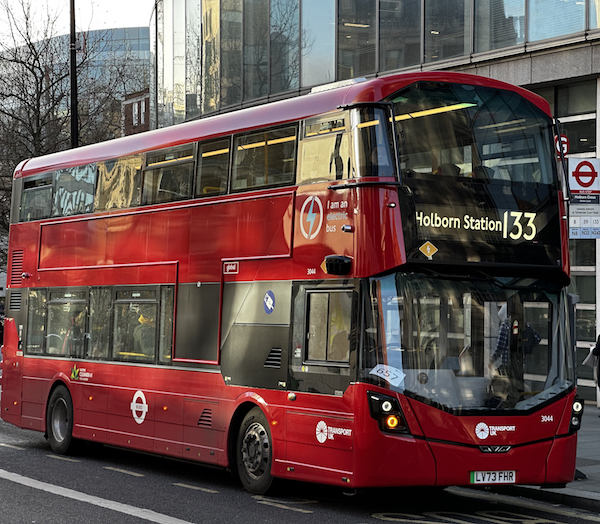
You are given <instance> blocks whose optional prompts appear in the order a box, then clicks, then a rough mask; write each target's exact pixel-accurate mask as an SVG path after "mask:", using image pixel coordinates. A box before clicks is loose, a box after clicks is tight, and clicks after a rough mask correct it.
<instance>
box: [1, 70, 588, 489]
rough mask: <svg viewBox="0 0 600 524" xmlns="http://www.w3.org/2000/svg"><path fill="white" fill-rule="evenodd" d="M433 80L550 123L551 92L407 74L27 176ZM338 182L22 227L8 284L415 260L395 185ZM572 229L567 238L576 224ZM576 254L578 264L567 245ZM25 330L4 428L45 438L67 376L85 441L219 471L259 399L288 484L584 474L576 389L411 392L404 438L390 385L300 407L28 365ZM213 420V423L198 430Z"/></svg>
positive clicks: (102, 369) (316, 269)
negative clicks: (492, 409) (379, 403)
mask: <svg viewBox="0 0 600 524" xmlns="http://www.w3.org/2000/svg"><path fill="white" fill-rule="evenodd" d="M427 79H430V80H438V81H452V82H454V81H458V82H465V83H466V82H470V83H475V84H478V85H486V86H492V87H500V88H509V89H514V90H516V91H518V92H519V93H520V94H522V95H523V96H525V97H526V98H527V99H529V100H530V101H532V102H533V103H535V104H536V105H538V106H539V107H541V108H542V109H544V110H545V111H546V113H548V114H550V112H549V108H548V104H547V103H546V102H545V101H543V99H541V98H539V97H537V95H534V94H532V93H529V92H527V91H525V90H522V89H519V88H514V87H512V86H507V85H506V84H503V83H501V82H497V81H493V80H490V79H485V78H481V77H474V76H471V75H463V74H453V73H446V72H442V73H433V72H431V73H418V74H416V73H415V74H407V75H396V76H391V77H388V78H378V79H374V80H370V81H368V82H364V83H361V84H357V85H354V86H351V87H347V88H343V89H337V90H332V91H327V92H323V93H319V94H311V95H307V96H304V97H299V98H296V99H291V100H286V101H282V102H277V103H272V104H269V105H264V106H260V107H256V108H251V109H247V110H243V111H239V112H236V113H232V114H226V115H221V116H218V117H215V118H210V119H206V120H201V121H197V122H191V123H188V124H182V125H178V126H173V127H171V128H168V129H164V130H159V131H154V132H149V133H144V134H143V135H137V136H133V137H127V138H125V139H119V140H116V141H111V142H107V143H103V144H97V145H94V146H89V147H83V148H79V149H75V150H70V151H65V152H62V153H57V154H54V155H50V156H48V157H44V158H37V159H32V160H29V161H27V162H24V163H22V164H20V165H19V167H18V168H17V171H16V173H15V177H17V178H18V177H23V176H29V175H34V174H38V173H42V172H46V171H52V170H55V169H59V168H66V167H69V166H74V165H78V164H82V163H90V162H96V161H101V160H106V159H111V158H115V157H119V156H127V155H130V154H134V153H138V152H143V151H148V150H151V149H154V148H163V147H169V146H173V145H177V144H182V143H187V142H192V141H196V140H198V139H200V138H202V139H205V138H209V137H215V136H219V135H224V134H230V133H231V132H234V131H243V130H250V129H256V128H259V127H261V126H266V125H273V124H277V123H284V122H290V121H296V120H298V119H302V118H306V117H308V116H311V115H315V114H319V113H323V112H327V111H333V110H335V109H336V108H338V107H339V106H343V105H347V104H351V103H353V102H360V101H376V100H380V99H382V98H384V97H386V96H388V95H389V94H391V93H393V92H395V91H397V90H398V89H400V88H402V87H403V86H406V85H409V84H411V83H413V82H415V81H418V80H427ZM386 180H387V179H386ZM387 181H391V180H387ZM332 184H336V183H335V182H334V183H325V184H314V185H307V186H300V187H298V188H295V187H293V188H289V187H287V188H280V189H273V190H263V191H255V192H248V193H243V194H236V195H227V196H221V197H215V198H207V199H202V200H197V201H187V202H181V203H176V204H167V205H162V206H149V207H145V208H143V209H142V210H140V209H137V210H124V211H113V212H105V213H98V214H95V215H93V216H76V217H69V218H61V219H49V220H44V221H39V222H32V223H20V224H12V225H11V228H10V240H9V242H10V253H9V266H8V267H9V269H8V274H9V280H10V275H11V268H12V253H13V252H14V251H15V250H22V251H23V252H24V259H23V268H22V271H24V272H26V273H29V274H30V276H29V277H28V278H26V279H24V280H22V281H20V279H19V278H16V279H15V280H14V281H13V282H12V283H10V284H9V287H10V288H13V289H14V288H20V287H22V288H29V287H57V286H80V285H81V286H84V285H85V286H91V285H96V286H100V285H125V284H149V283H173V284H179V283H185V282H219V283H221V284H222V283H223V282H224V281H227V282H231V281H240V282H243V281H253V280H283V281H289V280H299V279H307V278H315V279H327V278H333V277H332V276H330V275H327V274H326V273H325V272H324V265H323V261H324V259H325V257H326V256H327V255H330V254H337V255H345V256H348V257H350V258H352V272H351V274H349V275H348V278H364V277H368V276H370V275H373V274H378V273H381V272H384V271H388V270H391V269H392V268H394V267H397V266H400V265H402V264H404V263H405V262H406V253H405V251H404V240H403V235H402V220H401V216H400V210H399V205H398V204H399V203H398V193H397V188H396V187H394V186H385V185H382V184H380V185H377V186H372V187H362V188H360V189H348V188H347V189H342V190H339V191H331V190H328V187H329V186H330V185H332ZM313 197H318V198H319V199H320V200H319V201H320V202H321V204H322V206H323V216H324V218H323V223H322V224H321V230H320V231H319V232H318V234H317V235H316V236H315V237H314V238H306V237H305V236H304V234H303V227H304V229H306V227H308V226H306V224H303V223H302V221H303V220H305V219H306V212H307V211H306V207H305V208H304V209H305V213H304V215H303V213H302V210H303V206H305V203H306V201H307V199H312V198H313ZM329 213H332V215H329V216H328V214H329ZM341 226H349V227H351V228H352V233H347V232H343V231H342V227H341ZM304 232H305V233H306V231H304ZM562 233H563V234H564V235H565V236H564V237H563V238H564V239H566V238H567V237H566V230H565V229H564V228H563V230H562ZM307 236H309V235H307ZM565 242H566V240H565ZM564 253H565V255H564V259H565V260H563V262H565V261H566V262H568V261H567V256H568V255H567V254H568V249H566V250H565V251H564ZM225 261H235V262H238V263H239V272H238V273H235V274H231V275H226V276H224V275H223V271H222V267H223V263H224V262H225ZM563 267H564V268H565V271H567V270H568V265H566V264H564V263H563ZM20 271H21V270H19V272H20ZM16 276H17V277H19V275H16ZM336 278H337V277H336ZM18 330H19V327H18V326H16V325H15V322H14V321H13V320H12V319H7V320H6V323H5V330H4V332H5V339H4V342H5V345H4V352H3V353H4V361H3V363H2V369H3V376H4V377H3V392H2V400H1V410H2V418H3V419H4V420H6V421H8V422H11V423H12V424H15V425H17V426H19V427H24V428H30V429H35V430H39V431H45V429H46V420H45V413H46V405H47V402H48V398H49V394H50V391H51V389H52V387H53V386H54V385H55V384H57V383H59V382H61V383H64V384H65V385H66V386H67V388H68V389H69V391H70V393H71V395H72V398H73V403H74V431H73V435H74V437H76V438H81V439H86V440H92V441H97V442H102V443H108V444H113V445H117V446H123V447H128V448H135V449H139V450H143V451H148V452H154V453H160V454H163V455H167V456H172V457H178V458H184V459H190V460H197V461H202V462H207V463H212V464H216V465H219V466H225V467H227V466H230V465H231V457H230V454H229V446H230V441H231V439H232V438H235V434H236V430H237V424H239V419H240V413H243V412H244V411H245V410H247V409H248V407H249V406H252V405H254V406H259V407H260V408H261V409H262V410H263V411H264V413H265V415H266V417H267V420H268V421H269V424H270V428H271V433H272V438H273V444H274V445H273V466H272V473H273V474H274V475H275V476H279V477H287V478H291V479H296V480H305V481H313V482H322V483H329V484H336V485H344V486H349V487H362V486H399V485H450V484H453V485H460V484H468V482H469V472H470V471H472V470H495V469H501V470H509V469H515V470H517V472H518V473H517V481H518V482H527V483H536V484H541V483H560V482H567V481H569V480H572V478H573V473H574V460H575V443H576V435H570V436H566V432H567V431H568V420H569V416H570V409H571V405H572V401H573V396H574V393H572V394H570V395H569V396H567V397H565V398H563V399H562V400H559V401H557V402H556V403H554V404H552V405H550V406H549V407H547V408H545V409H543V410H540V411H538V412H536V413H534V414H531V415H529V416H521V417H457V416H453V415H450V414H448V413H445V412H442V411H440V410H438V409H435V408H433V407H431V406H426V405H425V404H422V403H419V402H416V401H413V400H410V399H408V398H406V397H404V396H401V395H398V398H399V402H400V404H401V407H402V410H403V413H404V416H405V418H406V421H407V424H408V427H409V428H410V432H411V434H410V435H399V436H395V435H394V436H392V435H387V434H383V433H382V432H381V431H380V430H379V428H378V425H377V422H376V421H375V420H374V419H373V418H372V417H371V416H370V413H369V407H368V402H367V391H368V390H377V389H378V388H376V387H374V386H367V385H366V384H362V383H357V384H352V385H351V386H350V387H349V388H348V389H347V390H346V391H345V393H344V395H343V396H329V395H316V394H310V393H298V392H296V399H295V400H293V401H292V400H288V397H287V392H286V391H269V390H258V389H251V388H242V387H232V386H225V383H224V380H223V377H222V375H221V373H220V371H219V368H218V367H217V366H214V367H213V368H212V369H210V370H199V369H186V370H184V369H171V368H169V367H162V366H153V367H144V366H142V365H131V364H118V363H103V362H95V361H94V362H90V361H79V360H72V361H67V360H62V359H46V358H38V357H32V356H28V357H23V355H22V353H21V352H20V351H19V334H18ZM76 370H78V372H79V373H78V375H77V373H76V372H75V371H76ZM138 391H141V392H143V394H144V396H145V399H146V403H147V406H148V408H147V413H146V414H145V417H144V418H143V421H142V422H141V423H138V422H136V420H135V418H134V414H136V416H141V415H142V411H137V409H136V408H135V406H133V408H132V402H133V400H134V397H135V395H136V392H138ZM382 391H383V390H382ZM386 394H390V392H389V391H386ZM132 410H133V411H132ZM207 413H208V414H209V415H210V416H211V417H212V427H211V428H207V427H203V426H202V425H201V424H199V420H200V418H201V417H202V416H204V415H205V414H207ZM541 414H545V415H552V420H553V422H552V423H542V422H541V418H540V417H541ZM565 420H566V421H567V422H565ZM320 422H323V423H325V424H326V425H327V427H328V428H334V430H335V431H334V432H333V433H332V434H331V436H332V438H329V436H328V438H327V439H326V440H325V441H324V442H319V440H318V439H317V425H318V424H319V423H320ZM479 422H486V423H487V424H489V425H515V426H516V427H517V430H515V431H514V432H510V433H502V434H501V435H500V436H498V437H495V438H494V439H492V438H491V437H490V439H489V442H488V441H486V443H488V444H510V445H518V447H516V448H513V449H512V450H511V451H510V452H509V453H507V454H492V455H487V454H483V453H481V452H480V451H479V450H478V449H477V446H478V445H480V444H481V442H480V441H479V440H478V439H477V437H476V436H475V433H474V427H475V425H476V424H477V423H479ZM565 428H566V429H565ZM559 437H560V438H559ZM440 441H443V442H440Z"/></svg>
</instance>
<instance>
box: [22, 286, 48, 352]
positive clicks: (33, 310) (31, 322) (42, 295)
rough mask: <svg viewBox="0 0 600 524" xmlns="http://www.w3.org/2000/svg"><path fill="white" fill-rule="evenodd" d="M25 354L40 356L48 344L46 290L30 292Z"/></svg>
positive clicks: (39, 289) (40, 289)
mask: <svg viewBox="0 0 600 524" xmlns="http://www.w3.org/2000/svg"><path fill="white" fill-rule="evenodd" d="M26 341H27V342H26V344H25V352H26V353H29V354H40V353H43V352H44V346H45V342H46V289H45V288H38V289H30V290H29V307H28V312H27V338H26Z"/></svg>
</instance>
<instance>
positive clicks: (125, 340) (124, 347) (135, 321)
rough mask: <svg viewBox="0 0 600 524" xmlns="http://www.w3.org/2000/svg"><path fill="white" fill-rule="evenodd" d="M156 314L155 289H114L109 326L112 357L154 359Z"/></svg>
mask: <svg viewBox="0 0 600 524" xmlns="http://www.w3.org/2000/svg"><path fill="white" fill-rule="evenodd" d="M157 314H158V303H157V301H156V290H155V289H149V290H123V291H117V296H116V302H115V307H114V319H115V320H114V328H113V357H114V359H115V360H124V361H128V362H154V359H155V355H156V322H157V319H158V315H157Z"/></svg>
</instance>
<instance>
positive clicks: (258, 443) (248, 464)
mask: <svg viewBox="0 0 600 524" xmlns="http://www.w3.org/2000/svg"><path fill="white" fill-rule="evenodd" d="M236 459H237V460H236V461H237V470H238V475H239V477H240V480H241V481H242V484H243V486H244V488H246V490H247V491H249V492H250V493H254V494H256V495H262V494H264V493H266V492H267V491H268V489H269V488H270V487H271V484H272V482H273V477H272V476H271V464H272V462H273V443H272V440H271V432H270V431H269V423H268V422H267V418H266V417H265V415H264V414H263V412H262V411H261V410H260V409H259V408H253V409H251V410H250V411H249V412H248V414H247V415H246V416H245V417H244V420H243V421H242V424H241V426H240V430H239V433H238V437H237V445H236Z"/></svg>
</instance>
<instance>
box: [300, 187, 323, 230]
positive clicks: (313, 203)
mask: <svg viewBox="0 0 600 524" xmlns="http://www.w3.org/2000/svg"><path fill="white" fill-rule="evenodd" d="M322 225H323V203H322V202H321V200H320V199H319V197H317V196H313V197H310V198H307V199H306V200H305V201H304V204H302V210H301V211H300V230H301V231H302V236H303V237H304V238H306V239H307V240H312V239H313V238H315V237H316V236H317V235H318V234H319V231H321V226H322Z"/></svg>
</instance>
